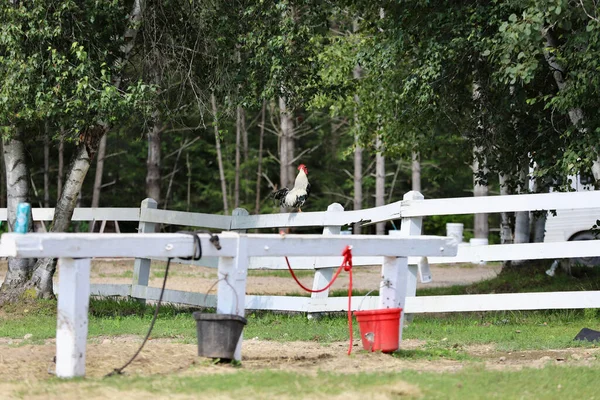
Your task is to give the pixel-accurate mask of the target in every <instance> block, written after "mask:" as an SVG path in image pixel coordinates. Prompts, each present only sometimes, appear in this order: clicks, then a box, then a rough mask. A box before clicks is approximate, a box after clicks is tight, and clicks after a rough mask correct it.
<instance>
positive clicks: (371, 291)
mask: <svg viewBox="0 0 600 400" xmlns="http://www.w3.org/2000/svg"><path fill="white" fill-rule="evenodd" d="M375 290H376V289H371V290H369V291H368V292H367V294H365V295H364V296H363V299H362V300H361V301H360V304H359V305H358V308H357V311H360V309H361V308H362V305H363V303H364V301H365V300H366V299H367V297H369V295H370V294H371V293H373V292H374V291H375Z"/></svg>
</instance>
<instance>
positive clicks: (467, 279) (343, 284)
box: [0, 259, 500, 295]
mask: <svg viewBox="0 0 600 400" xmlns="http://www.w3.org/2000/svg"><path fill="white" fill-rule="evenodd" d="M164 267H165V263H164V262H161V261H153V262H152V267H151V270H150V286H154V287H160V286H161V285H162V279H163V276H164V274H163V271H164ZM292 267H293V266H292ZM132 271H133V260H131V259H110V260H102V259H95V260H93V261H92V272H91V281H92V283H115V284H117V283H127V284H130V283H131V280H132V275H133V273H132ZM499 271H500V265H498V264H492V265H468V266H465V265H462V266H455V265H445V266H435V265H432V266H431V273H432V276H433V281H432V282H430V283H427V284H422V283H420V282H419V283H418V285H417V287H419V288H420V287H435V286H451V285H457V284H468V283H472V282H477V281H480V280H483V279H489V278H492V277H494V276H496V274H497V273H498V272H499ZM266 272H267V271H260V272H257V271H255V272H254V273H253V272H250V276H249V277H248V283H247V293H248V294H272V295H279V294H292V293H301V292H302V289H300V288H299V287H298V286H297V285H296V283H295V282H294V281H293V279H291V277H290V276H289V275H287V273H285V271H281V272H283V273H284V274H282V276H265V275H264V274H265V273H266ZM5 274H6V261H5V260H2V261H0V281H2V280H3V279H4V275H5ZM58 274H60V268H59V271H58V273H57V275H56V277H55V282H56V283H57V282H58ZM257 275H258V276H257ZM353 275H354V279H353V284H354V288H355V289H360V290H371V289H376V288H378V287H379V281H380V268H379V267H355V268H354V269H353ZM301 276H302V275H301ZM216 280H217V271H216V269H214V268H207V267H198V266H192V265H185V264H176V263H172V264H171V267H170V269H169V278H168V280H167V288H168V289H177V290H184V291H190V292H201V293H206V291H207V290H208V289H210V288H211V287H212V286H213V284H214V283H215V281H216ZM300 280H301V281H302V282H303V283H304V284H305V285H308V286H309V287H311V286H312V277H309V276H303V277H301V278H300ZM347 287H348V278H347V276H346V274H345V273H342V274H341V275H340V277H339V279H338V280H337V281H336V282H335V283H334V284H333V287H332V290H336V289H346V288H347ZM213 290H214V288H213Z"/></svg>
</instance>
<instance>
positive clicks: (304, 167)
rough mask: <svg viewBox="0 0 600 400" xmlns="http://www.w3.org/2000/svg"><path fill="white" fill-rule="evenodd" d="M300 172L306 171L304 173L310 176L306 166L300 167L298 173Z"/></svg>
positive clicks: (301, 165)
mask: <svg viewBox="0 0 600 400" xmlns="http://www.w3.org/2000/svg"><path fill="white" fill-rule="evenodd" d="M300 170H302V171H304V173H305V174H307V175H308V168H306V165H304V164H300V165H298V171H300Z"/></svg>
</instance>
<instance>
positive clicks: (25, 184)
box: [0, 128, 32, 304]
mask: <svg viewBox="0 0 600 400" xmlns="http://www.w3.org/2000/svg"><path fill="white" fill-rule="evenodd" d="M3 158H4V169H5V171H6V183H7V185H6V195H7V196H6V197H7V202H6V205H7V218H6V220H7V224H8V230H9V231H12V230H13V228H14V226H15V219H16V214H17V205H18V204H19V203H25V202H29V169H28V167H27V159H26V156H25V145H24V143H23V131H22V130H21V129H20V128H16V129H15V134H14V135H13V136H12V137H11V138H10V139H8V140H5V141H4V143H3ZM29 225H30V226H29V228H30V230H31V228H32V226H31V225H32V224H29ZM31 272H32V269H31V267H30V262H29V260H28V259H24V258H13V257H9V258H8V271H7V272H6V276H5V278H4V282H3V283H2V286H1V287H0V304H1V303H3V302H4V301H6V300H12V299H13V298H14V297H16V295H15V290H17V289H19V288H21V287H23V285H24V284H25V283H26V282H27V280H28V279H29V277H30V276H31ZM19 293H20V292H18V293H17V295H18V294H19Z"/></svg>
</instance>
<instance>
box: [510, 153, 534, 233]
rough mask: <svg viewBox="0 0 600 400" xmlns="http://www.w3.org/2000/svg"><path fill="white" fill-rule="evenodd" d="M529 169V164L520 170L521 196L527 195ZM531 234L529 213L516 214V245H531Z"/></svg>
mask: <svg viewBox="0 0 600 400" xmlns="http://www.w3.org/2000/svg"><path fill="white" fill-rule="evenodd" d="M528 169H529V165H528V163H527V164H526V165H523V166H521V168H520V170H519V181H520V182H521V184H520V185H519V188H518V193H519V194H525V193H527V187H528V184H527V180H528V176H529V175H528ZM530 233H531V232H530V227H529V211H519V212H516V213H515V235H514V243H529V236H530Z"/></svg>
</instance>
